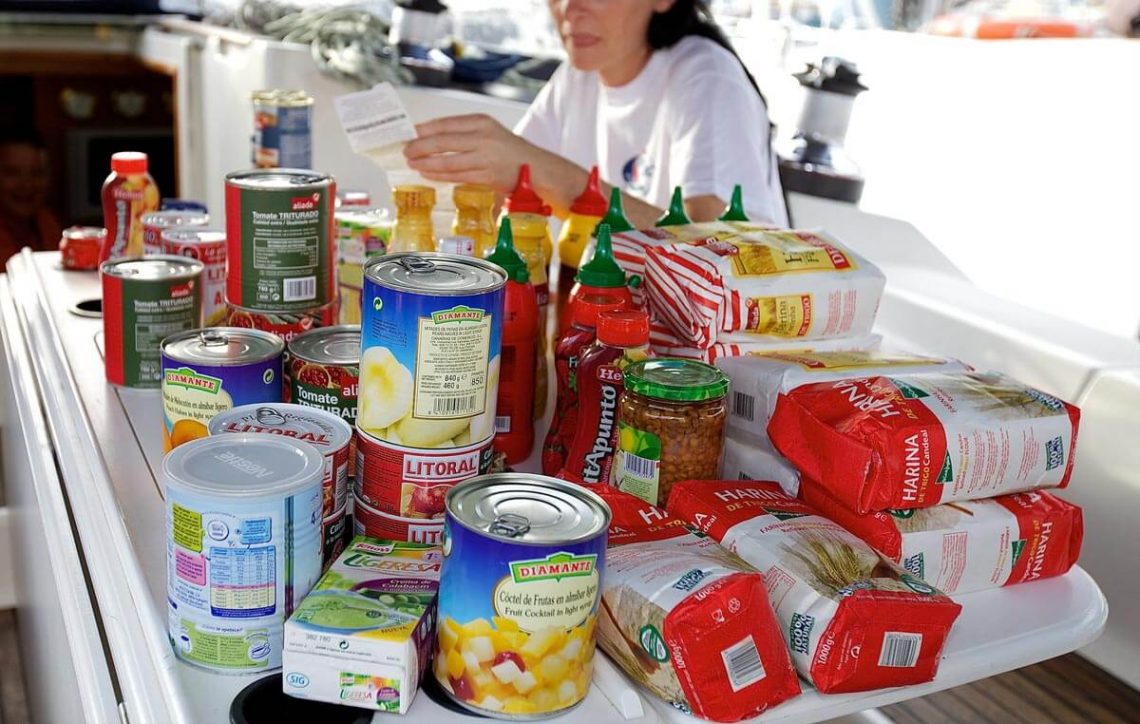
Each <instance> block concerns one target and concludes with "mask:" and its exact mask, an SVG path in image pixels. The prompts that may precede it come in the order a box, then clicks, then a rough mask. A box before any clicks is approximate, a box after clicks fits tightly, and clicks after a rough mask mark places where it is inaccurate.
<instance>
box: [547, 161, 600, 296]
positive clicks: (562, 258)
mask: <svg viewBox="0 0 1140 724" xmlns="http://www.w3.org/2000/svg"><path fill="white" fill-rule="evenodd" d="M605 215H606V197H605V196H603V195H602V189H601V184H600V182H599V180H598V167H597V166H594V167H593V168H591V169H590V178H589V179H588V180H587V181H586V188H585V189H584V190H583V191H582V193H581V194H579V195H578V197H577V198H576V199H574V201H573V203H571V204H570V215H569V216H567V217H566V222H565V223H564V224H562V232H561V233H560V234H559V235H558V263H559V264H561V265H562V269H563V271H562V272H560V276H559V280H561V279H567V280H572V279H573V278H574V274H575V273H576V272H577V270H578V265H579V264H580V263H581V262H582V254H583V253H584V252H585V251H586V246H587V245H589V243H590V237H591V236H593V235H594V229H595V227H597V225H598V222H599V221H601V220H602V217H603V216H605ZM563 286H565V287H566V290H567V292H569V290H570V284H569V283H567V284H565V285H563Z"/></svg>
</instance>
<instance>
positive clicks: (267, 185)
mask: <svg viewBox="0 0 1140 724" xmlns="http://www.w3.org/2000/svg"><path fill="white" fill-rule="evenodd" d="M332 182H333V178H332V176H329V175H328V174H327V173H317V172H316V171H310V170H308V169H304V168H254V169H249V170H246V171H233V172H232V173H228V174H226V183H228V184H233V185H234V186H237V187H239V188H244V189H262V190H270V191H272V190H273V189H296V188H298V187H306V186H308V187H312V186H328V185H330V184H331V183H332ZM330 211H331V209H330Z"/></svg>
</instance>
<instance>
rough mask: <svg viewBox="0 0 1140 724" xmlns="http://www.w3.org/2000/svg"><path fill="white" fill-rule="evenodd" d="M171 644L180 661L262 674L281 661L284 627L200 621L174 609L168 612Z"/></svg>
mask: <svg viewBox="0 0 1140 724" xmlns="http://www.w3.org/2000/svg"><path fill="white" fill-rule="evenodd" d="M167 624H168V626H169V629H168V630H169V632H170V644H171V646H172V647H174V650H175V652H177V654H178V657H179V658H181V659H183V660H184V661H189V662H191V663H194V664H198V665H199V666H205V667H208V668H211V669H220V670H225V671H235V672H239V671H262V670H265V669H271V668H275V667H276V666H278V665H279V664H274V663H271V662H273V661H277V662H280V661H281V650H282V632H281V630H280V629H281V626H280V625H272V626H266V625H261V626H257V625H254V626H248V625H243V624H225V623H219V622H216V621H198V620H195V619H194V618H193V617H191V616H187V615H183V614H180V613H179V612H178V610H177V609H176V608H174V607H173V606H170V607H169V610H168V611H167Z"/></svg>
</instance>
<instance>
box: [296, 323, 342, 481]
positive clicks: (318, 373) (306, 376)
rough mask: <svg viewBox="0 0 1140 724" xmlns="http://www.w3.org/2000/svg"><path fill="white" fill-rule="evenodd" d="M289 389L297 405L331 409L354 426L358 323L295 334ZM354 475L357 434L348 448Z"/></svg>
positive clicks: (330, 410) (329, 410)
mask: <svg viewBox="0 0 1140 724" xmlns="http://www.w3.org/2000/svg"><path fill="white" fill-rule="evenodd" d="M287 356H288V360H289V364H288V369H287V374H288V377H289V388H288V390H289V392H288V394H287V395H286V399H287V400H289V401H290V402H296V403H297V404H298V405H305V406H307V407H316V408H319V409H322V410H326V411H328V412H331V413H332V414H334V415H336V416H338V417H339V418H340V419H342V420H344V421H345V422H347V423H348V424H349V425H351V426H352V428H353V430H354V431H355V430H356V388H357V382H358V380H359V377H360V327H359V325H343V326H339V327H321V328H319V329H311V330H309V331H308V332H304V333H302V334H299V335H297V336H296V337H294V338H293V339H292V340H290V341H289V348H288V355H287ZM355 475H356V435H355V434H354V435H353V436H352V442H351V443H350V444H349V451H348V477H350V478H352V477H354V476H355Z"/></svg>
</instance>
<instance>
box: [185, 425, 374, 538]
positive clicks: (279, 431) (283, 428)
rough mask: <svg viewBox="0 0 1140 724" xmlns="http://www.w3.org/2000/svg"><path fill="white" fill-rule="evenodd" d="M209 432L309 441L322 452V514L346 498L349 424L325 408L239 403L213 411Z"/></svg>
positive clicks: (339, 507)
mask: <svg viewBox="0 0 1140 724" xmlns="http://www.w3.org/2000/svg"><path fill="white" fill-rule="evenodd" d="M207 427H208V428H209V430H210V434H211V435H219V434H222V433H259V434H263V435H279V436H281V437H285V438H288V439H290V440H300V441H301V442H306V443H309V444H310V445H313V446H314V447H316V448H317V449H318V450H320V451H321V453H322V454H324V456H325V467H324V482H323V488H322V503H321V517H322V519H323V518H328V517H331V516H332V515H333V513H334V512H335V511H338V510H340V509H341V508H343V507H344V504H345V503H346V502H347V500H348V443H349V441H350V440H351V439H352V428H351V427H349V426H348V423H346V422H345V421H344V420H342V419H340V418H339V417H336V416H335V415H331V414H329V413H327V412H325V411H324V410H317V409H314V408H312V407H303V406H301V405H290V404H289V403H287V402H276V403H265V404H257V405H242V406H241V407H235V408H233V409H232V410H228V411H226V412H222V413H220V414H218V415H215V416H214V417H213V419H211V420H210V423H209V425H208V426H207Z"/></svg>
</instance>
